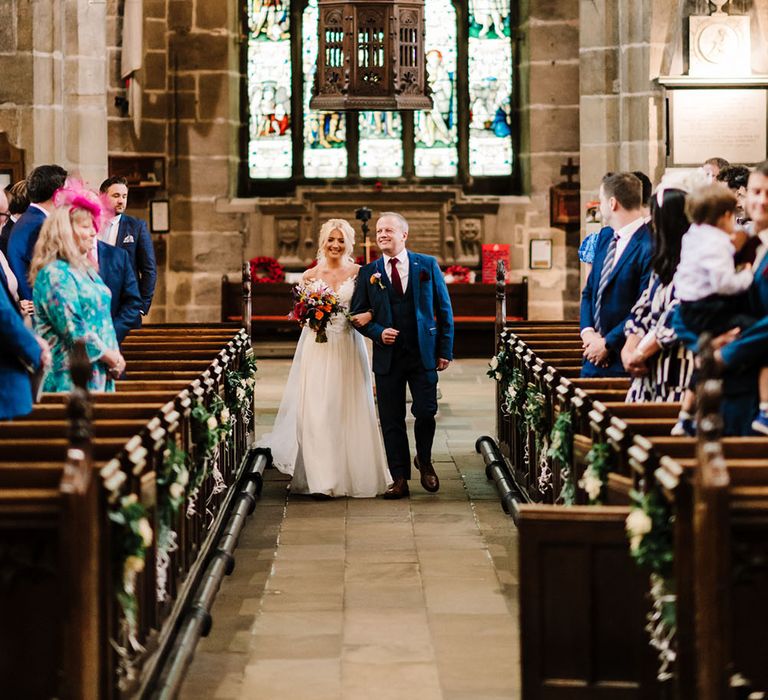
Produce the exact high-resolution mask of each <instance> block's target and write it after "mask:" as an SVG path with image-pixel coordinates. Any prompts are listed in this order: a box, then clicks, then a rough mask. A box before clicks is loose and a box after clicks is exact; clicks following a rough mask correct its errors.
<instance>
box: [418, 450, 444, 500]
mask: <svg viewBox="0 0 768 700" xmlns="http://www.w3.org/2000/svg"><path fill="white" fill-rule="evenodd" d="M413 466H414V467H416V469H418V470H419V472H420V474H421V485H422V486H423V487H424V490H425V491H429V492H430V493H436V492H437V491H438V490H439V488H440V479H438V478H437V474H435V468H434V467H433V466H432V462H423V463H422V462H420V461H419V458H418V457H414V458H413Z"/></svg>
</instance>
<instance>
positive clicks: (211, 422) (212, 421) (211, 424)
mask: <svg viewBox="0 0 768 700" xmlns="http://www.w3.org/2000/svg"><path fill="white" fill-rule="evenodd" d="M206 425H207V426H208V430H216V428H218V427H219V422H218V421H217V420H216V416H209V418H208V422H207V423H206Z"/></svg>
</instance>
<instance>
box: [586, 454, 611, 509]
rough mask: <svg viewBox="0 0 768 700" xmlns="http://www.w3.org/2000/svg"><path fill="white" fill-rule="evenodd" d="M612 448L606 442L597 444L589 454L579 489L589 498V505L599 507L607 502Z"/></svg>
mask: <svg viewBox="0 0 768 700" xmlns="http://www.w3.org/2000/svg"><path fill="white" fill-rule="evenodd" d="M610 454H611V448H610V447H609V446H608V444H607V443H605V442H596V443H594V444H593V445H592V448H591V449H590V450H589V452H588V453H587V468H586V469H585V470H584V474H583V476H582V477H581V479H580V480H579V488H582V489H584V491H586V492H587V496H588V497H589V505H591V506H599V505H602V503H603V501H604V500H605V486H606V481H607V478H608V472H609V471H610V467H611V462H610Z"/></svg>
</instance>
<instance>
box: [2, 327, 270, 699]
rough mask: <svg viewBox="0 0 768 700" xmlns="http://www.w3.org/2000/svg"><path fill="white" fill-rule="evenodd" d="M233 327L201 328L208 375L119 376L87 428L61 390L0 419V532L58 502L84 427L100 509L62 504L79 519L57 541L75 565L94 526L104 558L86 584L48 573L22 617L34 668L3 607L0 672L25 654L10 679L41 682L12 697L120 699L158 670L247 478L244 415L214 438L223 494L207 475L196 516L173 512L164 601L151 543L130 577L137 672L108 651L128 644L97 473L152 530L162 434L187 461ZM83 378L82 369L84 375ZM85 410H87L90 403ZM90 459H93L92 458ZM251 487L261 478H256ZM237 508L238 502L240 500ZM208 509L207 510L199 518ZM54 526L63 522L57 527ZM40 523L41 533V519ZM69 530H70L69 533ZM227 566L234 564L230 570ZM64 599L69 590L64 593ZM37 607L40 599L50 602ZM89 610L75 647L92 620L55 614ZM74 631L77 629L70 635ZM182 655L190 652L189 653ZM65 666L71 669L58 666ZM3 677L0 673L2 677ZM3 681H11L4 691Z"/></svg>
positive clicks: (233, 358)
mask: <svg viewBox="0 0 768 700" xmlns="http://www.w3.org/2000/svg"><path fill="white" fill-rule="evenodd" d="M192 330H198V329H188V330H187V331H186V333H185V332H184V329H183V328H182V327H178V328H173V329H170V331H169V337H175V336H178V337H179V338H180V339H182V340H183V338H184V337H189V333H190V332H191V331H192ZM236 331H237V329H236V328H229V329H225V330H222V329H221V328H215V329H211V330H210V334H211V335H213V336H216V337H217V338H218V345H217V347H216V351H215V352H212V353H211V355H210V358H211V359H213V363H211V362H210V360H209V361H208V363H206V368H205V370H204V371H203V372H202V373H201V372H197V373H196V375H195V374H194V373H193V374H192V377H191V379H185V380H182V381H168V380H167V379H166V378H164V373H163V372H157V371H155V372H154V374H155V375H156V376H159V377H160V378H159V379H157V378H155V379H146V380H141V381H131V380H126V381H121V382H118V391H117V392H116V393H113V394H99V395H97V400H96V403H95V405H94V407H93V411H92V415H93V417H94V422H93V424H92V427H91V426H90V422H89V420H88V421H86V422H88V423H89V425H88V427H87V429H86V428H83V427H82V426H81V428H80V429H79V433H78V431H75V430H74V429H73V428H72V427H71V426H70V427H69V428H67V424H66V422H65V421H64V420H63V416H64V415H65V412H70V411H71V409H72V401H71V400H69V401H67V400H66V398H65V397H63V396H62V395H58V394H57V395H46V396H44V400H43V402H42V403H41V404H38V405H37V406H36V407H35V410H34V411H33V413H32V414H30V416H28V417H25V418H24V419H23V420H21V421H19V422H17V423H9V424H0V537H2V535H3V533H5V532H6V530H5V529H3V523H6V522H10V523H11V524H12V527H14V528H16V529H18V524H17V523H18V518H17V516H18V514H19V513H20V512H22V511H23V512H24V513H36V512H37V511H39V512H40V513H41V514H42V513H43V512H49V511H51V508H52V506H48V505H46V503H49V502H50V503H52V502H54V501H56V499H57V498H58V499H59V500H58V501H56V502H57V503H58V502H60V501H61V499H60V498H59V497H58V496H57V494H58V490H59V485H60V483H63V482H61V479H60V476H61V474H62V465H63V464H64V460H63V459H62V457H63V455H65V454H66V452H67V445H68V444H70V445H71V442H68V441H67V439H66V438H65V434H66V432H67V430H69V433H70V441H71V439H72V438H71V436H72V435H73V434H74V433H78V434H81V442H83V444H86V443H87V448H84V450H83V453H84V455H85V460H84V461H85V462H87V467H85V468H84V467H82V465H80V466H79V467H78V469H80V471H81V472H82V471H83V469H85V471H86V472H87V473H88V474H89V475H91V476H92V482H93V483H95V484H97V485H98V488H96V493H97V498H96V506H95V507H96V510H97V511H98V514H97V516H95V517H90V516H89V517H88V519H87V521H83V520H82V518H83V517H84V514H86V513H89V512H90V511H89V510H88V509H87V508H83V507H81V506H75V505H72V504H69V505H67V508H66V509H65V510H64V512H65V515H66V514H67V513H68V514H69V515H68V516H67V517H70V518H79V520H77V522H78V528H77V530H76V531H73V530H71V529H68V530H60V532H61V534H62V536H64V534H66V535H67V536H68V537H69V540H68V544H67V545H66V547H63V548H62V549H61V550H60V551H61V552H67V556H70V554H71V558H72V559H73V560H74V559H75V555H79V554H81V553H83V552H82V544H83V543H82V542H80V541H78V536H80V537H82V536H83V535H84V533H86V532H91V533H92V535H91V536H90V540H89V541H90V542H92V543H93V542H97V543H98V546H95V545H94V547H95V550H96V553H97V554H98V556H100V557H101V558H102V560H103V563H101V564H99V565H98V566H95V568H92V569H89V571H91V570H93V571H95V572H96V575H95V576H94V579H93V580H89V579H88V577H87V575H86V573H87V572H83V571H81V570H80V569H79V568H78V566H76V565H75V564H74V563H73V564H72V566H71V567H64V564H62V567H64V568H62V569H61V570H60V571H58V574H57V576H56V577H54V579H55V581H56V583H57V592H56V594H55V595H52V596H51V598H50V600H51V605H52V607H47V606H46V605H39V606H38V607H39V608H40V617H38V616H36V615H33V614H31V613H30V614H29V616H28V617H29V620H31V621H32V623H33V627H32V629H34V630H36V634H37V635H40V634H41V633H40V630H41V629H48V630H49V631H50V634H49V635H48V638H49V639H50V640H51V643H52V644H53V645H54V647H55V648H52V650H51V653H50V654H46V655H45V656H44V657H43V659H44V663H41V659H40V658H38V657H37V656H36V655H35V648H34V646H27V645H26V644H27V642H26V641H25V639H26V638H25V639H22V640H21V641H22V642H23V643H20V644H17V643H16V637H15V636H13V635H15V634H16V630H15V629H14V628H12V627H7V626H6V625H5V621H6V620H13V619H15V618H14V617H13V616H12V615H11V614H10V613H9V614H8V616H7V617H6V616H4V617H3V619H4V625H3V626H0V628H2V630H0V657H3V658H2V661H0V669H2V664H3V662H7V663H8V664H9V666H8V668H16V669H18V668H20V667H21V668H24V667H25V666H24V664H31V663H32V662H33V661H34V662H35V664H36V665H35V666H34V670H32V666H30V670H29V672H27V673H23V674H21V675H20V676H19V678H20V679H23V681H25V682H26V680H27V678H28V677H31V676H33V675H35V674H36V676H35V680H36V681H39V683H37V684H36V685H35V686H34V687H33V688H31V689H30V688H29V687H28V688H24V689H23V690H20V692H19V693H14V690H13V686H11V687H10V692H11V695H10V696H9V697H22V696H23V697H52V696H58V697H62V698H81V697H83V698H90V697H93V698H95V697H105V698H112V697H119V696H123V695H125V694H128V695H133V694H134V693H140V694H143V693H145V692H146V690H147V688H149V686H150V685H151V684H152V683H153V682H155V681H156V680H157V678H158V677H159V675H160V672H161V671H162V664H163V663H164V654H165V653H167V651H168V649H169V648H170V644H171V642H172V641H173V633H174V631H175V630H176V629H177V628H178V625H179V623H180V622H181V621H182V618H183V617H184V615H185V614H186V612H185V604H188V601H189V599H190V597H191V596H192V595H193V594H194V589H195V586H196V585H197V583H198V581H199V579H200V577H201V576H202V575H203V571H204V569H205V567H206V565H207V562H208V560H209V553H210V552H213V548H214V547H215V545H216V541H215V540H216V538H215V535H216V533H217V532H219V531H220V529H221V527H223V524H224V522H225V519H226V517H227V514H228V512H229V510H230V509H231V507H233V505H234V506H237V507H238V508H239V507H240V506H239V505H238V504H240V501H239V500H238V489H237V488H236V482H238V481H242V478H243V476H244V474H245V472H244V471H243V470H244V469H245V468H246V466H247V465H246V456H247V454H248V449H249V447H248V439H247V433H248V431H249V421H250V418H248V417H247V416H241V415H240V414H235V415H234V420H235V426H234V433H233V439H232V441H231V442H230V443H228V444H227V446H226V447H225V446H223V443H222V446H221V449H220V450H219V452H218V455H219V456H218V458H217V462H218V465H219V469H220V472H221V478H222V479H223V481H224V483H225V484H226V485H227V486H228V489H227V490H226V491H224V492H221V493H218V494H217V493H216V492H215V490H214V489H213V486H214V484H213V483H212V481H211V479H210V478H207V479H206V480H204V481H203V483H202V484H201V488H200V491H199V492H198V496H197V499H196V511H197V512H196V514H193V515H192V516H190V517H187V516H185V514H184V513H183V512H180V513H179V514H178V515H177V516H175V518H174V521H173V527H174V529H175V530H176V531H177V533H178V536H179V547H178V549H177V550H176V551H175V552H172V553H171V557H170V558H171V561H170V567H169V568H168V569H167V571H168V574H169V575H168V578H167V580H166V582H165V590H166V595H167V596H170V597H168V598H166V600H165V602H163V601H161V600H160V599H159V598H156V587H157V586H158V585H159V583H158V579H157V578H156V573H157V571H159V569H157V567H156V564H157V561H158V558H157V556H158V555H157V552H156V549H155V548H156V542H157V540H155V542H154V543H153V549H150V550H149V551H148V552H147V564H146V567H145V570H144V572H143V573H142V574H140V575H139V576H138V579H137V595H138V619H137V629H136V640H137V642H138V643H139V644H141V646H142V647H143V651H142V650H138V651H131V652H130V656H131V665H132V666H133V667H134V669H135V677H131V676H130V674H129V675H126V669H128V668H129V667H128V666H126V665H125V663H123V662H121V657H119V656H116V655H115V654H114V650H113V648H112V645H111V641H110V640H118V641H119V643H120V645H121V646H124V647H125V646H126V638H125V637H124V635H123V633H122V632H121V628H120V627H119V626H118V623H119V616H118V615H117V609H116V607H115V605H114V601H115V598H114V583H115V582H114V581H112V579H111V578H110V576H109V575H107V574H109V572H110V571H111V566H112V565H111V563H110V562H111V561H113V555H110V554H109V552H110V548H114V547H115V540H114V532H113V527H114V526H112V525H110V523H109V520H108V518H107V513H108V512H109V510H111V509H112V508H113V507H114V503H113V502H111V501H108V500H107V497H106V495H107V494H106V492H105V491H104V490H103V489H102V487H101V483H102V480H103V477H102V475H101V474H100V472H102V470H103V471H104V473H105V474H106V473H107V472H108V471H109V470H110V469H111V473H112V474H115V475H120V474H122V476H121V479H122V486H118V487H117V488H119V492H120V493H123V494H130V493H133V494H135V495H136V496H137V497H138V498H139V500H140V501H142V502H143V501H146V505H147V508H148V513H149V515H150V520H151V522H152V523H153V525H154V527H153V529H154V530H155V535H156V534H157V532H158V528H157V525H158V522H159V521H158V518H159V514H158V512H157V508H156V503H157V496H156V486H157V479H158V473H159V472H158V469H159V468H160V467H161V465H162V461H163V459H165V457H164V449H165V441H166V439H168V438H170V437H173V439H174V440H176V441H177V443H178V444H180V445H181V446H182V447H184V449H186V450H187V451H188V452H190V454H191V455H192V457H193V459H194V458H196V448H195V443H194V440H193V434H192V432H191V427H190V426H191V423H190V418H189V412H190V409H191V407H192V406H193V405H194V402H195V401H196V400H197V399H198V398H199V399H201V400H203V401H204V402H206V403H207V402H208V401H209V400H210V397H211V396H213V395H214V394H216V393H219V394H221V395H223V391H224V386H223V385H224V379H225V376H226V372H227V371H228V369H230V368H231V369H237V367H238V366H239V364H240V362H241V361H242V359H243V358H244V357H245V354H246V352H247V351H248V348H249V346H250V343H249V342H248V339H247V336H245V335H244V334H240V333H237V332H236ZM151 332H152V335H153V336H158V337H159V336H162V329H161V328H159V327H156V328H153V329H151ZM145 333H147V334H148V330H145ZM178 358H183V347H180V348H179V350H178V354H177V359H178ZM150 361H152V360H150ZM181 361H183V359H182V360H181ZM85 374H87V370H86V372H84V373H83V376H85ZM83 381H84V380H83ZM136 389H138V391H137V390H136ZM88 411H89V413H90V408H89V409H88ZM81 422H82V421H81ZM57 432H59V433H60V434H61V435H62V437H61V438H56V437H47V436H50V435H55V434H56V433H57ZM91 433H93V434H94V435H95V437H94V438H93V439H92V440H91V439H87V440H82V434H85V435H86V437H88V438H89V436H90V434H91ZM32 436H36V437H32ZM91 458H93V460H94V461H93V462H91V461H90V459H91ZM258 459H260V460H261V468H262V469H263V462H264V456H262V457H259V458H258ZM81 461H82V460H81ZM110 479H111V477H110ZM76 481H77V480H76ZM80 481H82V479H80ZM78 483H79V482H77V483H76V484H75V486H72V485H70V486H67V487H66V488H67V489H69V490H68V491H67V493H68V494H69V493H71V494H77V495H78V497H80V496H82V497H86V495H87V494H88V493H90V492H91V491H93V489H90V490H89V489H88V488H84V487H83V485H82V484H80V485H79V486H78ZM105 483H107V482H105ZM254 484H256V485H258V484H257V483H256V482H254ZM86 486H87V485H86ZM72 498H74V495H73V496H72ZM249 498H250V501H249V502H252V500H253V499H252V496H249ZM147 499H148V500H147ZM78 502H79V501H78ZM67 503H69V501H67ZM7 504H12V505H7ZM20 504H21V505H20ZM245 505H246V506H247V505H248V503H245ZM246 510H247V508H246ZM206 511H209V513H210V514H206ZM6 513H12V514H13V517H14V518H16V519H15V520H8V519H4V518H5V514H6ZM211 514H212V515H211ZM243 515H245V512H243ZM25 517H27V516H26V515H25ZM29 517H31V516H29ZM35 517H37V515H35ZM62 517H63V516H62ZM211 518H213V521H212V522H210V520H211ZM239 519H240V520H242V516H239ZM49 520H50V518H49ZM60 521H61V518H60V519H59V521H57V522H60ZM14 523H16V524H14ZM45 527H48V528H49V530H50V527H49V526H45ZM54 531H55V528H54ZM73 532H77V533H78V534H76V535H73ZM35 537H37V536H33V538H32V541H33V542H35V541H38V540H39V537H38V539H35ZM78 545H80V549H78ZM5 551H7V550H3V548H2V546H0V552H5ZM51 551H52V553H53V555H54V556H53V559H50V561H51V562H54V563H56V565H57V566H58V564H57V562H59V561H60V559H61V558H60V557H58V556H56V555H55V550H51ZM85 554H87V555H88V557H91V558H92V557H93V556H94V554H93V552H91V553H90V554H89V553H88V552H85ZM227 557H230V558H231V555H229V554H228V555H227ZM0 558H2V554H0ZM64 558H65V559H66V558H67V557H64ZM86 559H87V557H86ZM221 561H224V560H221ZM225 568H226V569H231V567H225ZM66 572H69V573H66ZM206 575H208V572H206ZM62 582H64V583H65V584H66V586H64V587H62V586H61V585H60V584H61V583H62ZM70 584H71V585H72V586H73V592H72V594H71V596H70V598H67V600H69V601H70V602H72V601H75V602H77V601H80V603H78V604H77V605H68V604H67V603H65V602H64V601H63V599H62V597H61V595H63V593H62V594H61V595H59V592H60V591H64V590H68V588H67V586H69V585H70ZM29 590H30V593H31V594H34V593H35V592H36V591H39V589H37V588H34V587H30V588H29ZM158 590H159V589H158ZM67 595H70V594H69V593H67ZM78 596H79V597H78ZM0 597H2V596H0ZM75 598H77V600H75ZM13 600H14V601H15V602H14V605H13V611H14V614H16V613H18V614H19V615H27V613H28V612H29V607H28V606H29V605H32V602H31V599H30V598H29V597H28V598H24V599H23V600H22V599H19V598H18V597H17V598H14V599H13ZM45 602H46V603H47V602H48V599H46V601H45ZM25 605H26V606H27V607H26V608H25V607H24V606H25ZM94 605H95V606H96V608H97V612H98V615H95V616H92V617H93V621H92V622H91V623H90V625H91V627H90V629H92V630H95V632H93V634H94V635H96V636H95V641H94V637H93V635H92V636H91V637H87V638H86V637H83V639H82V642H83V646H78V643H79V641H80V640H79V639H78V637H77V633H76V631H77V630H79V629H80V628H81V627H82V629H83V633H84V634H85V633H86V632H87V631H88V629H89V626H88V625H85V624H83V625H80V626H74V627H73V626H71V625H70V626H67V624H68V623H66V620H67V619H69V618H66V616H62V614H60V613H62V611H65V612H67V614H70V615H71V616H73V617H77V615H80V617H82V615H83V614H85V613H82V614H81V611H82V610H86V613H87V614H91V613H92V612H93V606H94ZM88 610H90V613H88ZM42 616H46V617H45V622H46V625H43V624H42V623H41V624H40V625H35V620H38V619H40V620H42V619H43V617H42ZM78 619H79V618H78ZM89 619H91V618H89ZM99 620H101V622H99ZM3 630H4V632H5V634H4V633H3ZM72 631H74V632H75V634H72V633H71V632H72ZM9 635H10V636H9ZM62 635H68V636H67V644H66V645H64V648H63V650H62V647H61V641H62ZM121 636H122V639H121ZM89 640H90V641H89ZM86 642H87V645H86ZM11 644H13V647H12V646H11ZM30 644H32V640H30ZM38 646H40V645H38ZM126 648H129V647H126ZM4 650H8V653H7V654H3V653H2V652H3V651H4ZM25 650H27V651H25ZM11 652H12V653H11ZM185 653H186V654H188V653H189V650H187V651H186V652H185ZM73 659H74V660H73ZM63 668H65V669H69V670H68V671H67V672H62V669H63ZM121 669H122V670H121ZM131 673H133V672H131ZM7 675H8V674H4V676H5V677H7ZM7 688H8V686H6V687H5V688H4V690H6V689H7ZM38 691H39V692H38Z"/></svg>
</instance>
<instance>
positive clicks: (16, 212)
mask: <svg viewBox="0 0 768 700" xmlns="http://www.w3.org/2000/svg"><path fill="white" fill-rule="evenodd" d="M5 194H6V197H7V198H8V214H9V216H8V219H7V221H6V222H5V225H4V226H3V227H2V232H0V251H2V253H3V255H5V256H6V258H7V257H8V241H9V240H10V239H11V231H13V227H14V226H15V225H16V222H17V221H18V220H19V217H20V216H21V215H22V214H23V213H24V212H25V211H27V209H29V197H28V196H27V181H26V180H19V181H18V182H17V183H16V184H15V185H13V186H11V187H7V188H6V189H5Z"/></svg>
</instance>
